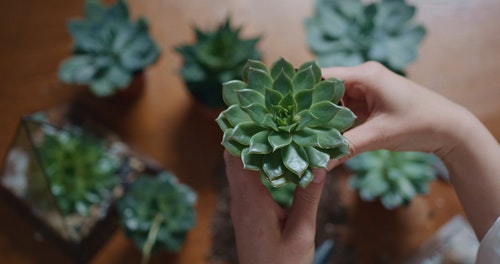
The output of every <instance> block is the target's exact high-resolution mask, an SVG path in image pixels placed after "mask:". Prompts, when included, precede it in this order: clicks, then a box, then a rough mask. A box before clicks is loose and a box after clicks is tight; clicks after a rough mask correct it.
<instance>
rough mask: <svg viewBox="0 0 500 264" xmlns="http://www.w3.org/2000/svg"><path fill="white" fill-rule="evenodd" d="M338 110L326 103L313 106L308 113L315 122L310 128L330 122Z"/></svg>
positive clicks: (335, 106) (330, 103) (336, 107)
mask: <svg viewBox="0 0 500 264" xmlns="http://www.w3.org/2000/svg"><path fill="white" fill-rule="evenodd" d="M339 108H340V107H339V106H337V105H335V104H334V103H332V102H327V101H323V102H319V103H316V104H313V105H312V106H311V108H310V110H309V111H310V112H311V114H312V115H313V116H314V117H315V118H316V119H317V122H314V124H312V123H311V124H310V126H312V127H313V126H317V125H322V124H324V123H326V122H328V121H330V120H331V119H332V118H333V117H334V116H335V115H336V113H337V111H338V110H339Z"/></svg>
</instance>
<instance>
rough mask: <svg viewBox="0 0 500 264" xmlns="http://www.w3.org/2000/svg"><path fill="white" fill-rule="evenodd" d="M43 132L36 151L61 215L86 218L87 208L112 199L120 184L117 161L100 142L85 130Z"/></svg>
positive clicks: (47, 129) (49, 128)
mask: <svg viewBox="0 0 500 264" xmlns="http://www.w3.org/2000/svg"><path fill="white" fill-rule="evenodd" d="M43 131H44V138H43V141H42V142H41V144H40V145H38V146H37V147H36V151H37V153H38V156H39V157H40V160H41V163H42V167H43V169H44V172H45V175H46V176H47V178H48V182H49V186H50V191H51V192H52V194H53V195H54V196H55V198H56V201H57V204H58V206H59V209H60V211H61V213H62V214H63V215H70V214H74V213H78V214H80V215H84V216H87V215H88V214H89V210H90V207H91V206H94V205H98V204H100V203H101V202H103V201H104V200H105V199H106V197H108V198H109V197H111V193H112V190H113V189H114V187H116V185H117V184H118V183H119V182H118V178H117V177H116V171H117V169H118V166H119V159H118V157H116V156H114V155H111V154H110V153H109V151H108V149H107V146H106V144H105V142H104V141H103V140H102V139H99V138H97V137H95V136H93V135H91V134H89V133H86V132H85V131H84V130H81V129H76V128H69V127H68V130H56V129H55V128H53V127H51V126H48V125H47V126H43Z"/></svg>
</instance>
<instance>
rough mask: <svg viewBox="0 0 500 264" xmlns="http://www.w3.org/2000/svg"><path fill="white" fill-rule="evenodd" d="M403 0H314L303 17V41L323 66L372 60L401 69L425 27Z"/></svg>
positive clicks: (414, 52)
mask: <svg viewBox="0 0 500 264" xmlns="http://www.w3.org/2000/svg"><path fill="white" fill-rule="evenodd" d="M415 10H416V8H415V7H414V6H412V5H409V4H407V3H406V1H405V0H379V1H376V2H372V1H370V2H369V3H368V4H364V2H363V1H361V0H351V1H343V0H317V1H316V6H315V13H314V15H313V17H311V18H309V19H307V20H306V29H307V43H308V46H309V48H310V50H311V51H312V52H313V53H314V54H315V55H316V56H317V58H318V62H319V64H320V65H321V66H323V67H329V66H353V65H357V64H361V63H363V62H365V61H369V60H375V61H378V62H380V63H382V64H384V65H385V66H386V67H388V68H389V69H391V70H393V71H395V72H398V73H402V71H403V69H404V68H405V67H406V66H407V65H408V64H410V63H411V62H413V61H414V60H415V59H416V57H417V52H418V45H419V44H420V42H421V41H422V39H423V37H424V36H425V33H426V31H425V28H424V27H423V26H422V25H418V24H416V23H414V22H413V21H412V18H413V17H414V15H415Z"/></svg>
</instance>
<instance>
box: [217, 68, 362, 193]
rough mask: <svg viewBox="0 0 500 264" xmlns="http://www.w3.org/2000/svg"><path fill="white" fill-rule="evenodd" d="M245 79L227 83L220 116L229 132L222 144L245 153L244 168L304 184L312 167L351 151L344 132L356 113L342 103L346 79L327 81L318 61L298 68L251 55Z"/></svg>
mask: <svg viewBox="0 0 500 264" xmlns="http://www.w3.org/2000/svg"><path fill="white" fill-rule="evenodd" d="M242 79H243V80H242V81H239V80H233V81H229V82H226V83H224V85H223V98H224V102H225V103H226V104H227V105H228V106H229V107H228V108H227V109H226V110H224V111H223V112H222V113H221V114H220V115H219V117H218V118H217V120H216V121H217V123H218V124H219V126H220V128H221V129H222V131H223V132H224V136H223V139H222V145H223V146H224V147H225V148H226V149H227V150H228V151H229V152H230V153H231V154H233V155H235V156H238V157H241V159H242V161H243V164H244V167H245V169H249V170H255V171H259V172H260V174H261V175H262V177H265V178H266V179H267V180H268V181H269V182H270V184H271V185H272V186H275V187H279V186H281V185H284V184H286V183H288V182H291V183H294V184H296V185H299V186H301V187H305V186H307V185H308V184H309V183H310V182H311V181H312V178H313V173H312V168H326V166H327V163H328V161H329V160H330V159H333V158H339V157H342V156H344V155H347V153H348V142H347V140H346V139H345V138H344V137H343V136H342V134H341V132H343V131H345V130H346V129H348V128H349V127H350V126H351V125H352V123H353V122H354V120H355V118H356V117H355V115H354V114H353V113H352V112H351V111H350V110H349V109H348V108H346V107H343V106H339V105H338V103H339V102H340V99H341V98H342V96H343V94H344V84H343V82H342V81H341V80H338V79H333V78H332V79H326V80H322V78H321V70H320V68H319V66H318V65H317V64H316V62H314V61H311V62H306V63H304V64H302V65H301V66H300V67H299V68H298V69H297V70H296V69H295V67H294V66H293V65H292V64H290V63H289V62H288V61H286V60H285V59H283V58H281V59H279V60H277V61H275V62H274V63H273V64H272V65H271V67H270V69H268V68H267V66H266V65H264V64H263V63H262V62H260V61H254V60H249V61H248V63H247V64H246V66H245V68H244V70H243V78H242Z"/></svg>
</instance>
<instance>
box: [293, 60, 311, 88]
mask: <svg viewBox="0 0 500 264" xmlns="http://www.w3.org/2000/svg"><path fill="white" fill-rule="evenodd" d="M314 85H315V77H314V72H313V70H312V66H309V67H307V68H305V69H302V70H300V71H298V72H297V74H296V75H295V77H294V78H293V92H294V93H295V94H297V93H298V92H300V91H302V90H306V89H312V88H313V87H314Z"/></svg>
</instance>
